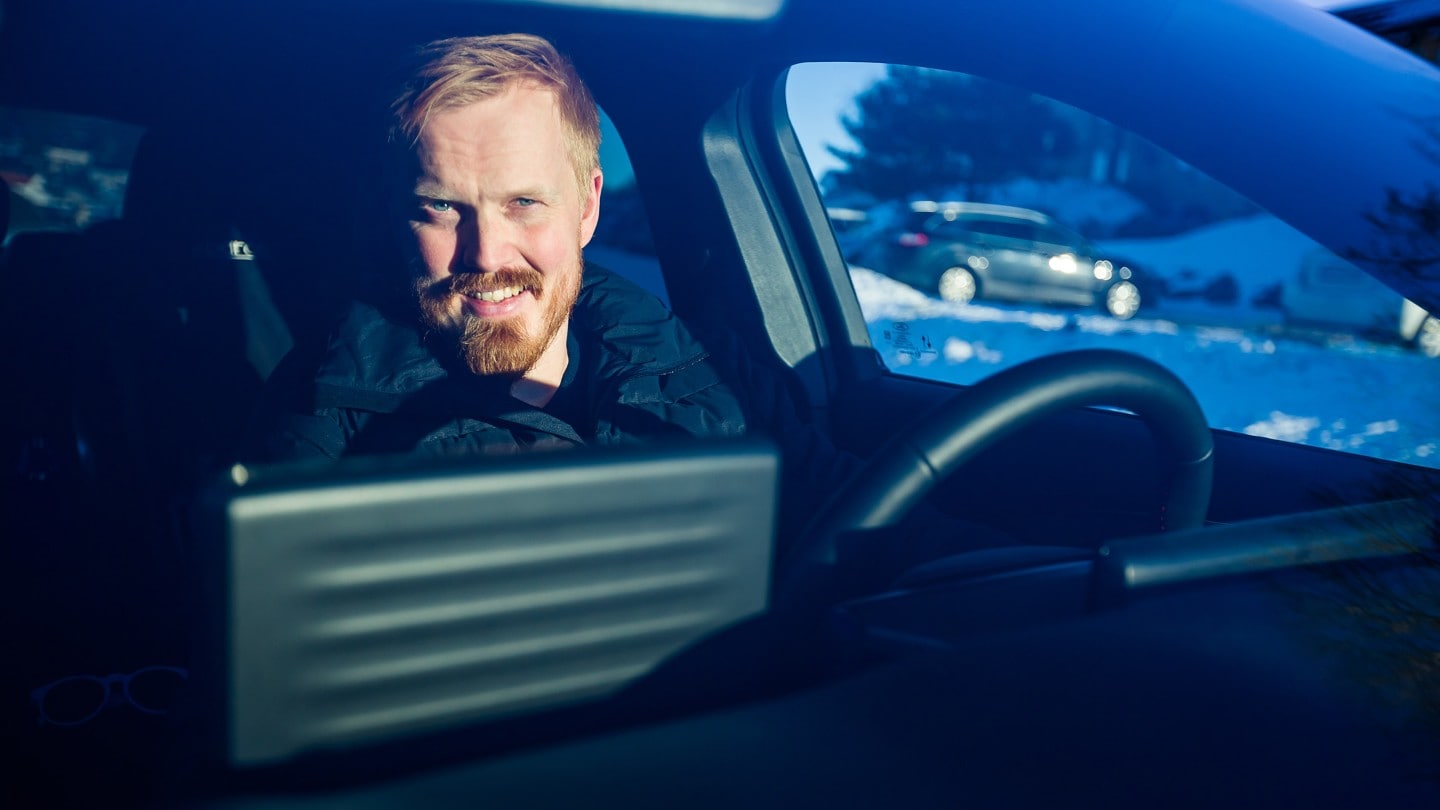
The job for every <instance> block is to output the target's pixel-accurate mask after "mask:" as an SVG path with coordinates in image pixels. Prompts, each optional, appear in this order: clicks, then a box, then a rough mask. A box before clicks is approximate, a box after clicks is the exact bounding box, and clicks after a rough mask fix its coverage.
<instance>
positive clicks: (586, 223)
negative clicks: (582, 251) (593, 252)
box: [580, 168, 605, 247]
mask: <svg viewBox="0 0 1440 810" xmlns="http://www.w3.org/2000/svg"><path fill="white" fill-rule="evenodd" d="M604 186H605V173H604V172H602V171H600V169H598V168H597V169H594V170H593V171H592V172H591V173H590V185H589V186H588V188H589V191H590V199H589V200H586V201H584V202H583V203H581V204H582V206H583V208H581V210H580V246H581V247H585V246H586V245H588V244H590V239H591V237H593V236H594V235H595V226H596V225H597V224H599V222H600V189H601V188H603V187H604Z"/></svg>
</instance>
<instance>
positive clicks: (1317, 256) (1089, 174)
mask: <svg viewBox="0 0 1440 810" xmlns="http://www.w3.org/2000/svg"><path fill="white" fill-rule="evenodd" d="M787 82H788V84H787V87H786V95H787V105H788V106H789V108H790V110H789V112H790V118H791V122H792V124H793V126H794V128H795V131H796V134H797V136H798V138H799V140H800V144H801V147H802V149H803V150H804V152H805V155H806V158H807V161H808V162H809V165H810V167H811V170H812V171H813V172H814V174H815V179H816V181H817V183H818V184H819V187H820V189H821V192H822V194H823V195H824V199H825V204H826V207H827V208H828V209H831V210H844V211H846V212H847V214H846V217H847V222H846V224H845V227H844V230H843V234H844V236H842V237H841V239H840V246H841V249H842V252H843V253H844V255H845V257H846V260H847V261H848V262H849V263H850V276H851V280H852V282H853V284H854V287H855V291H856V295H857V298H858V299H859V302H860V305H861V309H862V311H863V312H864V314H865V318H866V321H867V329H868V332H869V335H870V339H871V342H872V344H873V345H874V347H875V348H876V350H877V351H878V353H879V356H880V358H881V361H882V362H883V363H884V365H885V367H886V368H887V369H888V370H889V372H890V373H893V374H899V375H906V376H913V377H921V378H925V379H929V380H935V381H940V382H949V383H956V384H971V383H974V382H977V381H979V380H980V379H982V378H984V377H987V376H989V375H990V374H993V373H994V372H996V371H998V370H999V369H1001V368H1004V367H1006V366H1010V365H1013V364H1015V363H1018V362H1021V361H1024V360H1027V359H1030V358H1033V357H1037V356H1040V355H1044V354H1050V353H1055V352H1060V351H1066V350H1071V349H1079V348H1090V347H1109V348H1116V349H1123V350H1127V351H1131V352H1135V353H1138V354H1141V355H1145V356H1148V357H1150V358H1152V359H1155V360H1157V361H1159V362H1160V363H1161V364H1163V365H1165V366H1166V367H1168V368H1170V369H1171V370H1172V371H1174V372H1175V373H1176V374H1178V375H1179V376H1180V377H1181V379H1183V380H1184V381H1185V382H1186V383H1187V384H1188V385H1189V386H1190V387H1191V388H1192V389H1193V390H1194V391H1195V393H1196V396H1197V397H1198V398H1199V400H1200V402H1201V405H1202V406H1203V407H1204V409H1205V412H1206V414H1207V416H1208V417H1209V419H1210V422H1211V424H1212V425H1213V426H1215V427H1217V428H1221V429H1224V430H1230V431H1236V432H1242V433H1247V434H1252V435H1257V436H1267V437H1271V438H1275V439H1282V440H1287V441H1293V442H1299V443H1303V444H1309V445H1315V446H1321V447H1327V448H1333V449H1339V450H1345V451H1349V452H1354V453H1360V454H1366V455H1373V456H1377V457H1383V458H1387V459H1392V460H1397V461H1405V462H1410V463H1416V464H1422V465H1426V466H1431V467H1440V409H1437V408H1435V407H1433V403H1435V402H1440V359H1437V356H1440V320H1436V319H1435V318H1434V317H1432V316H1431V314H1430V313H1426V312H1424V311H1422V310H1420V309H1419V307H1417V306H1415V305H1414V304H1413V303H1411V302H1409V301H1407V300H1405V299H1403V298H1402V297H1401V296H1400V295H1399V294H1397V293H1395V292H1393V291H1392V290H1390V289H1389V288H1388V287H1386V286H1384V285H1383V284H1381V283H1379V282H1378V281H1375V280H1374V279H1373V278H1372V277H1370V276H1368V275H1367V274H1365V273H1364V272H1362V271H1361V270H1359V269H1358V268H1356V267H1355V266H1354V265H1352V264H1350V263H1349V262H1347V261H1345V260H1344V259H1342V258H1340V257H1338V256H1336V255H1334V254H1332V253H1330V252H1328V251H1326V250H1325V249H1323V248H1321V247H1320V246H1319V245H1317V244H1316V243H1315V242H1314V241H1312V240H1310V239H1309V238H1307V237H1305V236H1304V235H1302V234H1300V233H1299V232H1297V231H1295V230H1294V229H1292V228H1290V227H1289V226H1287V225H1286V224H1285V223H1284V222H1282V221H1280V220H1279V219H1277V218H1276V217H1274V216H1272V215H1271V214H1269V213H1268V212H1267V211H1265V210H1263V209H1261V208H1259V207H1258V206H1256V205H1255V204H1254V203H1252V202H1251V201H1249V200H1248V199H1246V198H1244V197H1242V196H1240V195H1239V194H1237V193H1235V192H1233V191H1232V190H1230V189H1229V188H1227V187H1226V186H1224V185H1222V184H1220V183H1218V182H1216V181H1215V180H1213V179H1211V178H1209V177H1207V176H1206V175H1204V174H1202V173H1200V172H1198V171H1196V170H1195V169H1194V168H1192V167H1190V166H1188V165H1187V164H1185V163H1184V162H1182V161H1180V160H1179V159H1177V158H1175V157H1174V156H1172V155H1170V154H1169V153H1167V152H1165V151H1164V150H1162V149H1160V148H1158V147H1156V146H1155V145H1153V144H1151V143H1149V142H1147V141H1146V140H1144V139H1143V138H1140V137H1139V136H1137V135H1136V134H1134V133H1131V132H1128V131H1126V130H1124V129H1121V128H1118V127H1116V126H1114V125H1112V124H1110V123H1108V122H1107V121H1104V120H1102V119H1100V118H1097V117H1095V116H1092V115H1090V114H1088V113H1086V112H1084V111H1083V110H1079V109H1075V108H1073V107H1069V106H1067V105H1064V104H1061V103H1059V102H1056V101H1053V100H1051V99H1048V98H1044V97H1040V96H1036V95H1033V94H1030V93H1027V92H1024V91H1022V90H1018V89H1016V88H1013V87H1010V86H1007V85H1002V84H999V83H995V82H991V81H988V80H985V79H983V78H980V77H976V76H968V75H961V74H954V73H948V72H943V71H935V70H927V69H921V68H914V67H908V66H901V65H869V64H802V65H797V66H794V67H793V68H791V70H790V73H789V78H788V80H787ZM936 213H938V214H939V215H941V216H943V221H944V223H945V224H944V225H943V226H940V225H937V226H934V227H932V228H931V229H930V230H929V232H928V233H927V234H918V233H917V232H916V231H915V230H914V227H913V225H912V224H911V223H912V222H913V221H914V218H915V217H916V216H918V215H926V214H930V215H932V216H933V215H935V214H936ZM962 222H963V223H964V225H965V228H966V229H969V230H973V231H978V232H981V233H985V234H992V235H995V236H993V237H992V238H991V239H990V240H988V241H987V240H986V239H979V240H975V239H971V240H966V239H964V238H963V236H962V234H961V233H960V232H959V231H958V230H956V229H955V227H954V226H957V225H959V224H961V223H962ZM981 222H983V223H984V224H983V225H981V224H980V223H981ZM836 232H837V234H840V233H842V230H841V229H840V228H838V227H837V229H836ZM1002 243H1003V244H1002ZM1374 386H1386V387H1387V390H1388V389H1398V390H1404V391H1406V392H1407V393H1405V394H1403V395H1395V394H1394V393H1393V392H1392V393H1391V395H1389V396H1374V395H1373V388H1374ZM1397 408H1398V409H1399V410H1397Z"/></svg>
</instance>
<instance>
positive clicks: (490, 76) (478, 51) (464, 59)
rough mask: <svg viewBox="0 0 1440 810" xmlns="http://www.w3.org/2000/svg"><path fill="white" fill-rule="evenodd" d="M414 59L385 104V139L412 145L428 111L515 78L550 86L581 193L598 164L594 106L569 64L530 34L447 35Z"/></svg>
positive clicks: (467, 100) (501, 87) (472, 98)
mask: <svg viewBox="0 0 1440 810" xmlns="http://www.w3.org/2000/svg"><path fill="white" fill-rule="evenodd" d="M418 56H419V59H420V62H421V64H420V66H419V67H418V68H417V69H416V70H415V71H414V72H413V73H412V74H411V75H410V79H409V81H408V82H406V84H405V88H404V90H403V91H402V92H401V93H400V95H399V97H398V98H396V99H395V101H394V102H393V103H392V104H391V105H390V109H391V112H392V113H393V114H394V119H393V122H392V124H391V128H390V140H391V141H392V142H394V143H399V144H401V145H403V146H404V147H405V148H407V149H413V148H414V145H415V143H416V141H418V140H419V139H420V135H421V133H423V132H424V131H425V125H426V124H427V123H428V122H429V120H430V117H431V116H432V115H434V114H435V113H437V112H441V111H443V110H448V109H453V108H455V107H463V106H465V105H467V104H473V103H474V102H476V101H479V100H481V99H484V98H489V97H491V96H495V95H498V94H500V93H501V92H503V91H505V90H506V89H508V88H510V87H513V86H516V85H517V84H518V85H537V86H540V87H543V88H546V89H548V90H550V91H552V92H553V93H554V94H555V99H556V102H557V103H558V105H559V109H560V119H561V121H562V122H563V124H564V126H565V141H566V144H567V145H568V146H569V149H570V158H571V163H573V164H574V168H575V176H576V179H577V180H578V182H579V183H580V188H581V192H582V195H583V194H586V193H588V190H589V188H590V176H591V174H592V173H593V172H594V171H595V170H596V169H598V168H599V167H600V112H599V110H597V109H596V107H595V100H594V99H593V98H592V97H591V96H590V90H589V88H587V87H586V86H585V83H584V82H582V81H581V80H580V76H579V74H577V73H576V72H575V67H574V66H573V65H571V64H570V60H568V59H566V58H565V57H564V56H562V55H561V54H560V52H559V51H557V50H555V46H554V45H551V44H550V42H549V41H547V40H546V39H544V38H542V37H538V36H534V35H533V34H498V35H494V36H485V37H452V38H450V39H441V40H436V41H435V42H431V43H429V44H428V45H424V46H422V47H421V48H420V51H419V53H418Z"/></svg>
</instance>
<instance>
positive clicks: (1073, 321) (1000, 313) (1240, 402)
mask: <svg viewBox="0 0 1440 810" xmlns="http://www.w3.org/2000/svg"><path fill="white" fill-rule="evenodd" d="M1103 247H1104V248H1106V249H1109V250H1113V251H1114V252H1115V253H1116V254H1117V255H1124V256H1127V257H1129V258H1132V259H1134V260H1135V261H1136V262H1138V263H1140V264H1141V266H1143V267H1145V268H1146V270H1148V271H1149V272H1152V273H1155V274H1157V275H1162V276H1164V277H1165V278H1166V280H1167V282H1169V283H1171V284H1172V285H1178V286H1183V285H1184V284H1187V283H1193V284H1201V285H1203V282H1205V281H1207V280H1209V279H1211V278H1214V277H1216V276H1217V275H1219V274H1222V273H1230V274H1231V275H1233V277H1234V278H1235V279H1236V281H1237V282H1238V284H1239V286H1240V295H1239V296H1238V301H1237V303H1235V304H1233V305H1229V306H1217V305H1214V304H1206V303H1196V302H1189V301H1187V302H1173V301H1158V302H1157V301H1147V302H1146V307H1145V308H1143V309H1142V310H1141V314H1140V316H1139V317H1137V318H1135V319H1133V320H1129V321H1117V320H1114V319H1112V318H1109V317H1105V316H1103V315H1099V314H1097V313H1095V312H1094V311H1091V310H1080V309H1043V308H1039V307H1035V306H1021V305H992V304H989V303H983V302H982V303H981V304H978V305H970V306H965V305H960V304H951V303H947V302H944V301H940V300H938V299H935V298H931V297H930V296H928V295H926V294H924V293H922V292H920V291H918V290H915V289H913V288H911V287H908V286H906V285H904V284H901V283H899V282H897V281H894V280H893V279H890V278H888V277H887V276H884V275H881V274H879V273H876V272H874V271H871V270H867V269H864V268H853V269H852V270H851V279H852V281H853V283H854V286H855V291H856V293H857V295H858V297H859V299H860V304H861V308H862V310H863V311H864V313H865V319H866V321H867V322H868V325H869V331H870V336H871V341H872V342H873V343H874V345H875V347H876V349H877V350H879V352H880V354H881V357H882V359H883V361H884V362H885V365H886V366H887V367H888V368H890V369H891V370H892V371H895V372H897V373H901V374H909V375H912V376H917V377H924V378H927V379H934V380H941V381H946V382H954V383H960V384H967V385H968V384H971V383H975V382H977V381H979V380H980V379H982V378H984V377H986V376H989V375H990V374H992V373H994V372H996V371H998V370H1000V369H1001V368H1004V367H1006V366H1009V365H1013V364H1015V363H1018V362H1021V361H1023V360H1027V359H1030V358H1033V357H1039V356H1041V355H1044V354H1051V353H1054V352H1059V351H1066V350H1069V349H1081V348H1114V349H1124V350H1128V351H1133V352H1135V353H1137V354H1141V355H1144V356H1146V357H1149V358H1151V359H1153V360H1156V361H1157V362H1159V363H1160V364H1161V365H1164V366H1165V367H1166V368H1168V369H1170V370H1171V371H1173V372H1175V373H1176V374H1177V375H1179V377H1180V379H1182V380H1184V381H1185V383H1186V384H1187V385H1189V386H1190V387H1191V389H1192V390H1194V391H1195V394H1196V398H1197V399H1199V400H1200V404H1201V406H1202V407H1203V408H1204V410H1205V413H1206V415H1207V416H1208V417H1209V420H1210V424H1212V425H1214V426H1216V427H1220V428H1223V429H1225V430H1233V431H1238V432H1243V433H1248V434H1251V435H1254V436H1266V437H1270V438H1274V439H1282V440H1284V441H1291V442H1300V443H1304V444H1309V445H1314V446H1319V447H1328V448H1332V449H1336V450H1346V451H1350V452H1355V453H1361V454H1364V455H1371V456H1377V457H1381V458H1388V459H1393V460H1398V461H1406V462H1410V463H1414V464H1421V465H1425V466H1429V467H1437V468H1440V361H1436V360H1430V359H1427V358H1424V357H1422V356H1421V355H1419V354H1418V353H1416V352H1414V351H1413V350H1410V349H1408V348H1406V347H1403V346H1400V345H1391V344H1384V343H1372V342H1369V341H1365V340H1360V339H1358V338H1354V337H1352V336H1348V335H1345V334H1342V333H1339V332H1333V333H1326V332H1323V331H1318V330H1311V331H1308V332H1296V331H1292V330H1286V329H1284V328H1282V327H1281V325H1280V324H1279V317H1278V313H1276V312H1275V311H1273V310H1264V309H1256V308H1253V307H1250V306H1248V303H1249V302H1250V301H1252V300H1253V299H1254V297H1255V295H1256V294H1258V293H1259V292H1260V291H1262V290H1264V289H1265V288H1266V287H1269V286H1273V285H1274V284H1277V283H1279V282H1280V281H1281V280H1282V279H1283V278H1285V277H1286V275H1287V274H1289V273H1293V272H1294V268H1296V267H1297V266H1298V263H1299V261H1300V257H1301V256H1303V255H1304V254H1305V253H1306V252H1308V251H1309V250H1312V249H1314V243H1313V242H1311V241H1310V240H1309V239H1307V238H1305V237H1304V236H1302V235H1301V234H1299V233H1298V232H1296V231H1294V230H1293V229H1291V228H1290V227H1288V226H1286V225H1284V224H1283V223H1281V222H1279V221H1278V220H1275V219H1273V218H1271V217H1267V216H1257V217H1252V218H1246V219H1242V220H1235V221H1230V222H1223V223H1218V224H1216V225H1212V226H1209V227H1206V228H1202V229H1199V230H1195V231H1191V232H1190V233H1187V234H1182V235H1180V236H1177V237H1171V238H1166V239H1153V240H1126V241H1119V240H1115V241H1110V242H1106V243H1104V245H1103ZM585 255H586V258H587V260H590V261H593V262H595V263H597V264H600V265H602V266H605V267H609V268H610V269H612V270H615V271H617V272H619V273H621V274H622V275H626V276H628V277H630V278H632V279H634V280H635V281H637V282H638V283H640V284H641V286H644V287H646V288H647V289H650V290H652V291H654V292H656V293H658V294H659V295H661V296H662V297H664V282H663V280H662V278H661V276H660V273H659V266H658V265H657V264H656V263H655V260H654V259H653V258H646V257H635V256H630V255H628V254H625V253H622V252H619V251H615V250H612V249H607V248H604V247H601V246H598V245H591V246H590V247H588V248H586V251H585Z"/></svg>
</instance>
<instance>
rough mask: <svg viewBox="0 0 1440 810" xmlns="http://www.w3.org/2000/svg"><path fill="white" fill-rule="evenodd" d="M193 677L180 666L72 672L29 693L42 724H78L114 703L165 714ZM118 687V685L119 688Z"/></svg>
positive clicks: (151, 712)
mask: <svg viewBox="0 0 1440 810" xmlns="http://www.w3.org/2000/svg"><path fill="white" fill-rule="evenodd" d="M189 678H190V673H189V671H188V670H184V669H181V668H180V667H167V666H153V667H144V668H143V669H137V670H135V671H134V672H130V673H124V674H120V673H117V674H112V675H106V676H105V677H103V678H102V677H100V676H98V675H71V676H69V677H65V678H61V679H60V680H58V681H53V682H51V683H47V684H45V685H44V686H41V687H39V688H38V689H35V690H34V691H32V692H31V693H30V699H31V700H32V701H34V702H35V708H37V709H38V710H39V711H40V718H39V723H40V725H42V726H44V725H53V726H79V725H83V724H85V723H88V722H90V721H91V720H94V719H95V718H96V717H98V716H99V715H100V713H101V712H103V711H105V710H106V709H107V708H109V707H111V706H118V705H122V704H128V705H129V706H131V707H133V708H135V709H138V710H139V711H141V712H144V713H145V714H166V713H168V712H169V711H170V709H171V707H172V706H174V703H175V697H176V695H177V694H178V693H179V692H180V688H181V687H182V686H184V684H185V681H187V680H188V679H189ZM117 687H118V688H117Z"/></svg>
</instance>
